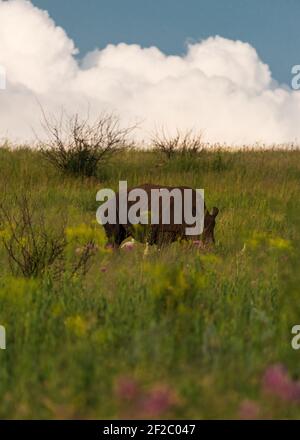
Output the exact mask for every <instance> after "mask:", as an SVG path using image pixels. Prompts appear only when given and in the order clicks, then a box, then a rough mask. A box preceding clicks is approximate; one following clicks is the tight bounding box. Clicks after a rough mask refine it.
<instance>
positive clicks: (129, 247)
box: [121, 240, 135, 251]
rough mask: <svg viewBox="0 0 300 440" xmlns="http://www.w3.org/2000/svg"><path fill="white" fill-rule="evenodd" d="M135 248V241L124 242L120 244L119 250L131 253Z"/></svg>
mask: <svg viewBox="0 0 300 440" xmlns="http://www.w3.org/2000/svg"><path fill="white" fill-rule="evenodd" d="M134 246H135V241H134V240H132V241H126V242H125V243H123V244H122V246H121V249H125V250H126V251H132V250H133V249H134Z"/></svg>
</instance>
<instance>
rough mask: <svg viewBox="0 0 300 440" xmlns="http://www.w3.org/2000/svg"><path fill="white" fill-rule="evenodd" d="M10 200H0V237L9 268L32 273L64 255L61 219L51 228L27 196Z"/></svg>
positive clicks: (42, 269) (28, 273)
mask: <svg viewBox="0 0 300 440" xmlns="http://www.w3.org/2000/svg"><path fill="white" fill-rule="evenodd" d="M14 205H15V206H12V204H11V203H9V204H8V203H1V204H0V227H1V229H0V239H1V240H2V243H3V245H4V248H5V250H6V252H7V255H8V261H9V265H10V268H11V271H12V273H13V274H14V275H19V274H20V272H21V273H22V274H23V276H25V277H35V276H37V275H39V274H41V273H42V272H43V271H44V270H45V269H46V268H48V267H50V266H52V265H53V264H54V263H55V262H57V261H58V260H60V259H62V258H63V252H64V249H65V245H66V239H65V232H64V223H65V222H64V221H63V222H61V224H60V225H59V224H58V225H57V223H58V222H57V221H56V225H55V226H56V230H55V231H54V230H53V229H52V228H50V227H49V224H48V223H49V222H46V218H45V215H44V214H43V213H40V214H37V212H38V210H37V209H36V206H32V204H30V203H29V200H28V198H27V196H22V197H20V198H16V199H15V203H14Z"/></svg>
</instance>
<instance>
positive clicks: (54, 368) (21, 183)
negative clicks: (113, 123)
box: [0, 148, 300, 419]
mask: <svg viewBox="0 0 300 440" xmlns="http://www.w3.org/2000/svg"><path fill="white" fill-rule="evenodd" d="M119 180H127V181H128V184H129V185H135V184H140V183H145V182H152V183H159V184H172V185H181V184H184V185H189V186H193V187H196V188H204V189H205V191H206V203H207V205H208V207H212V206H217V207H219V209H220V214H219V216H218V218H217V227H216V246H215V248H214V249H213V250H212V251H210V252H205V251H203V250H200V249H197V248H196V247H193V246H187V245H185V244H180V243H175V244H173V245H171V246H168V247H165V248H162V249H161V250H158V249H157V248H156V247H151V248H150V249H149V250H148V252H145V246H144V245H140V246H136V247H135V248H134V249H133V250H131V251H128V250H127V251H126V250H125V249H123V250H120V251H119V252H112V251H110V250H105V249H104V244H105V237H104V233H103V230H102V229H101V227H100V226H99V225H97V224H96V223H95V212H96V209H97V203H96V200H95V195H96V192H97V191H98V190H99V189H101V188H103V187H106V188H107V187H108V188H113V189H116V188H117V187H118V182H119ZM299 181H300V151H253V150H249V151H236V152H229V151H212V152H209V151H206V152H202V153H200V154H199V155H197V156H196V157H192V158H191V157H188V156H187V157H181V156H176V157H174V158H172V159H170V160H165V159H163V158H162V157H161V156H160V155H159V154H158V153H154V152H151V151H149V152H146V151H135V150H131V151H128V152H125V153H124V152H122V153H120V154H119V155H116V156H114V157H113V158H112V159H111V160H110V161H109V162H108V163H107V164H105V166H104V167H102V168H101V169H100V170H99V175H98V177H97V178H95V177H94V178H89V179H81V178H75V177H71V176H64V175H61V174H59V173H58V172H56V170H55V169H53V168H52V167H51V166H50V165H49V164H47V163H46V162H44V161H43V159H42V157H41V156H40V154H39V153H38V152H36V151H32V150H30V149H26V148H21V149H17V150H13V151H10V150H8V149H6V148H3V149H1V150H0V189H1V199H2V202H3V203H6V205H5V206H7V207H8V208H7V209H11V211H12V212H13V213H16V215H17V211H18V206H17V204H16V195H17V196H20V195H22V194H26V195H27V197H28V199H29V200H30V203H31V205H32V207H33V209H34V216H36V218H38V217H39V216H42V217H44V219H45V222H46V228H48V229H49V231H51V233H53V234H55V233H56V229H58V228H61V227H62V224H63V222H64V221H65V220H64V218H66V219H67V220H66V222H67V224H66V227H65V231H66V239H67V242H66V246H65V249H64V256H63V262H61V261H60V262H59V263H58V265H57V266H55V265H53V267H49V268H46V269H45V270H44V271H42V273H41V274H39V275H37V276H35V277H25V276H24V275H23V274H22V273H21V271H20V270H19V268H18V265H17V264H14V263H11V264H9V259H8V254H7V251H6V250H5V248H4V246H3V244H2V245H1V248H0V258H1V266H0V324H2V325H4V326H5V327H6V332H7V349H6V350H0V395H1V405H0V417H1V418H55V419H56V418H118V417H134V418H136V417H152V418H164V417H170V418H197V419H199V418H201V419H202V418H239V417H249V418H251V417H261V418H299V416H300V400H299V396H298V394H297V391H298V388H299V386H298V379H299V380H300V362H299V359H300V352H298V351H296V350H293V349H292V348H291V338H292V335H291V328H292V326H293V325H295V324H300V301H299V295H300V277H299V256H300V251H299V213H300V207H299ZM0 226H1V228H0V229H1V232H0V236H1V240H2V241H3V240H5V237H6V234H7V231H6V225H5V224H2V225H0ZM33 226H34V227H38V224H36V225H35V224H34V225H33ZM91 237H93V239H94V240H95V241H96V243H97V245H98V248H97V249H96V250H95V252H94V254H93V256H92V257H91V258H90V260H89V262H88V267H87V272H86V273H82V272H80V271H77V272H73V270H72V268H74V267H75V266H76V261H77V260H78V258H80V252H81V251H82V249H83V248H84V246H85V243H86V241H87V240H88V239H90V238H91ZM278 364H280V365H283V366H284V367H285V368H286V373H285V372H283V370H282V369H281V367H274V365H275V366H276V365H278ZM276 368H277V370H276ZM278 371H279V373H278ZM272 375H273V376H272ZM287 382H289V383H288V385H287ZM287 388H288V389H289V390H290V389H292V388H293V389H294V391H295V393H294V394H293V393H290V394H289V393H288V392H287V391H286V389H287Z"/></svg>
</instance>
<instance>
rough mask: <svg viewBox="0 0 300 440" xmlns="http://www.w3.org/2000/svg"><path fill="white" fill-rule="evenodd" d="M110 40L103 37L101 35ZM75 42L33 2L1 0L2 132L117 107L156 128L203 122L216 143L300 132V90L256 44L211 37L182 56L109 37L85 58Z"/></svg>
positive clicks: (16, 133) (17, 134)
mask: <svg viewBox="0 0 300 440" xmlns="http://www.w3.org/2000/svg"><path fill="white" fill-rule="evenodd" d="M99 43H100V44H101V42H99ZM75 54H76V48H75V46H74V43H73V41H72V40H71V39H70V38H69V37H68V36H67V34H66V32H65V31H64V30H63V29H62V28H60V27H58V26H56V25H55V23H54V21H53V20H52V19H51V18H50V17H49V15H48V13H47V12H45V11H41V10H40V9H38V8H36V7H34V6H33V5H32V4H31V3H30V2H29V1H26V0H10V1H8V2H4V1H2V0H0V65H2V66H3V67H4V68H5V70H6V80H7V88H6V90H5V91H3V90H0V136H9V137H10V138H12V139H17V138H18V139H24V140H25V139H29V138H31V137H32V128H34V129H35V130H38V129H39V127H40V121H41V111H40V107H39V105H38V102H40V103H41V104H42V106H43V108H44V109H45V110H46V111H47V112H49V113H57V111H58V110H60V109H61V108H62V107H64V108H65V109H66V111H68V112H69V113H71V112H79V113H80V112H83V115H86V113H87V109H88V107H90V112H91V113H92V115H96V114H98V113H101V112H102V111H103V110H114V111H116V112H117V113H118V114H119V115H120V116H121V118H122V119H123V120H124V122H126V123H127V122H129V123H132V121H136V120H139V121H142V123H141V130H140V136H142V137H144V138H146V139H147V137H148V135H149V132H151V131H152V130H153V129H154V128H155V127H162V126H164V127H165V128H166V129H167V130H168V131H169V132H172V130H175V129H177V128H179V129H190V128H192V129H195V130H202V131H203V132H204V137H205V139H206V140H207V141H211V142H216V141H218V142H227V143H235V144H238V143H243V144H244V143H255V142H266V143H272V142H276V143H280V142H288V141H295V140H297V139H299V138H300V124H298V118H299V115H300V94H299V93H298V92H295V91H291V90H290V89H288V88H287V87H280V86H278V85H277V84H276V83H275V82H274V81H273V80H272V77H271V73H270V70H269V68H268V66H267V65H265V64H264V63H263V62H262V61H261V60H260V59H259V57H258V55H257V53H256V51H255V49H254V48H253V47H251V46H250V45H249V44H247V43H243V42H241V41H231V40H227V39H224V38H221V37H218V36H217V37H211V38H208V39H207V40H205V41H202V42H199V43H195V44H192V45H189V46H188V47H187V52H186V54H185V55H183V56H167V55H165V54H164V53H162V52H161V51H160V50H159V49H157V48H156V47H151V48H141V47H140V46H138V45H127V44H124V43H120V44H118V45H108V46H107V47H106V48H105V49H103V50H95V51H93V52H91V53H89V54H87V55H86V57H85V58H84V59H83V60H82V62H81V63H78V62H77V60H76V59H75V57H74V55H75Z"/></svg>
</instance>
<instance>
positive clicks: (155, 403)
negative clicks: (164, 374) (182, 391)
mask: <svg viewBox="0 0 300 440" xmlns="http://www.w3.org/2000/svg"><path fill="white" fill-rule="evenodd" d="M174 404H175V398H174V394H173V393H172V392H171V391H170V389H169V388H167V387H166V386H159V387H155V388H153V389H152V390H151V391H150V393H149V394H148V395H146V396H145V398H144V401H143V403H142V407H143V410H144V413H145V414H146V415H147V416H150V417H157V416H160V415H162V414H164V413H165V412H166V411H168V410H169V409H170V408H171V407H172V406H173V405H174Z"/></svg>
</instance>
